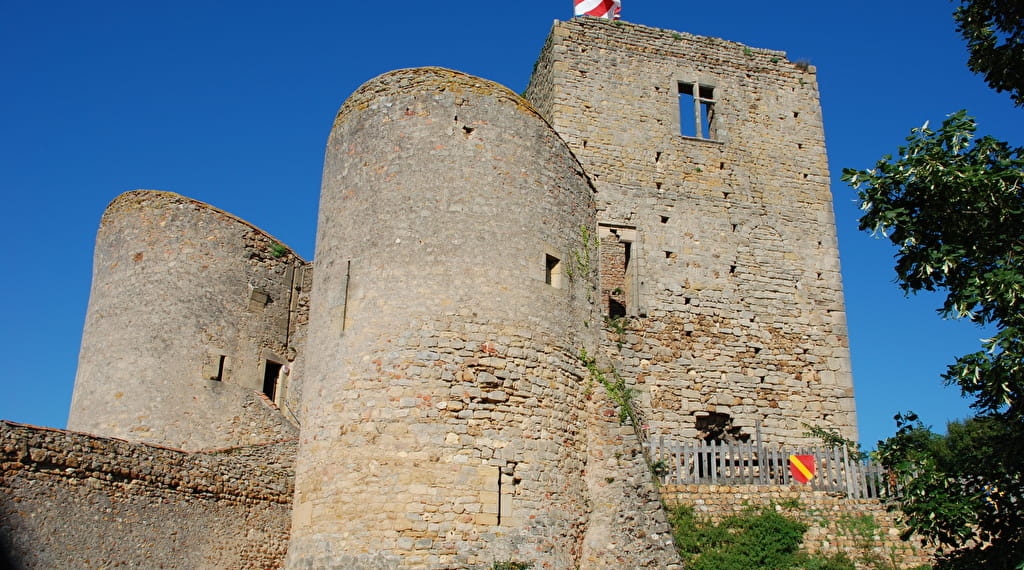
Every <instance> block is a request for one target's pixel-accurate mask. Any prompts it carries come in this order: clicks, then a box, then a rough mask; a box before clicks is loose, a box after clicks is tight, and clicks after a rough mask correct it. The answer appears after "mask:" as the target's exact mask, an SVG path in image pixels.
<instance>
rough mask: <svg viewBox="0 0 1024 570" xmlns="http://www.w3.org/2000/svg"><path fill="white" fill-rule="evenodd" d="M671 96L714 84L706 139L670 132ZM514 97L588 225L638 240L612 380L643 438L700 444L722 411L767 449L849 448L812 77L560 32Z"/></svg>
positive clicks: (580, 29) (587, 24) (585, 31)
mask: <svg viewBox="0 0 1024 570" xmlns="http://www.w3.org/2000/svg"><path fill="white" fill-rule="evenodd" d="M680 83H690V84H693V83H699V84H700V85H705V86H713V88H714V93H713V95H714V100H715V102H714V117H715V118H714V124H715V128H714V133H713V135H711V136H708V134H707V133H705V138H704V139H698V138H694V137H685V136H682V135H681V134H680V133H681V131H680V125H681V124H683V123H687V122H691V123H692V122H694V119H693V116H692V108H687V109H682V110H681V109H680V94H679V92H680V87H679V85H680ZM525 96H526V98H527V99H528V100H530V101H531V103H532V104H533V105H534V106H535V107H536V108H537V109H540V110H541V112H542V113H544V115H545V117H546V118H547V119H548V121H549V122H550V123H551V124H552V126H553V127H554V128H555V130H556V131H558V133H559V134H560V135H561V136H562V138H563V139H564V140H565V141H566V142H567V143H568V145H569V147H570V148H571V149H572V150H573V152H574V153H575V155H576V156H577V157H578V158H579V159H580V162H581V163H582V164H583V165H584V167H585V168H586V170H587V173H588V175H589V176H590V177H591V179H592V180H593V181H594V184H595V187H596V188H597V190H598V193H597V200H598V221H599V222H600V223H602V224H607V225H608V227H610V228H629V229H631V230H635V233H636V236H635V237H634V238H632V243H631V249H632V251H631V252H630V253H631V258H630V260H629V263H630V266H631V267H630V270H629V271H631V272H635V274H636V275H637V278H638V287H637V288H636V290H632V291H630V290H629V289H628V288H624V289H625V290H624V292H625V293H626V294H627V295H628V296H630V297H632V298H631V299H628V300H626V302H627V303H626V304H627V305H628V306H627V315H628V316H630V319H629V321H628V322H627V323H620V324H623V325H626V328H627V329H628V332H627V334H625V335H624V336H623V338H622V339H620V341H621V342H620V344H621V346H617V349H618V353H619V355H618V361H619V362H618V367H619V371H620V373H622V374H623V376H625V377H626V378H627V379H628V380H629V381H630V382H633V383H634V386H635V387H636V388H637V389H638V390H639V391H640V392H641V398H642V399H643V402H644V406H645V408H647V410H648V413H647V415H648V417H649V423H650V426H649V427H650V429H651V431H652V433H666V434H672V436H673V437H677V438H684V439H686V438H695V437H697V436H698V434H697V429H696V426H695V422H696V419H697V417H698V416H700V415H703V414H709V413H716V414H726V415H728V416H729V417H730V418H731V419H732V420H733V421H734V423H735V425H736V426H738V427H739V428H741V431H742V433H743V435H744V436H747V437H753V436H754V427H755V425H757V423H758V422H759V423H760V425H761V430H762V437H763V439H764V441H765V442H770V443H786V444H798V443H801V442H804V441H805V439H806V438H805V437H804V435H803V432H804V431H806V429H805V428H804V427H803V425H802V424H803V423H808V424H814V425H819V426H822V427H830V428H836V429H838V430H839V431H840V432H841V433H842V434H843V435H845V436H847V437H850V438H854V439H855V438H856V419H855V413H854V401H853V387H852V380H851V373H850V363H849V352H848V347H847V336H846V324H845V309H844V304H843V295H842V285H841V282H840V273H839V260H838V249H837V242H836V237H835V227H834V220H833V214H832V206H831V193H830V191H829V173H828V163H827V158H826V154H825V142H824V133H823V130H822V121H821V110H820V107H819V103H818V90H817V83H816V79H815V70H814V68H813V67H812V66H809V65H807V64H804V63H793V62H790V61H789V60H788V59H787V58H786V56H785V53H783V52H778V51H771V50H764V49H757V48H749V47H746V46H743V45H741V44H737V43H734V42H728V41H725V40H721V39H717V38H707V37H698V36H693V35H690V34H685V33H677V32H673V31H670V30H660V29H656V28H648V27H645V26H639V25H635V24H629V23H625V22H608V21H604V20H598V19H594V18H574V19H573V20H571V21H568V22H556V23H555V25H554V27H553V28H552V31H551V35H550V37H549V39H548V42H547V44H546V45H545V47H544V49H543V52H542V53H541V56H540V59H539V61H538V63H537V66H536V69H535V72H534V75H533V78H532V80H531V83H530V85H529V87H528V88H527V91H526V94H525ZM612 241H614V240H612ZM611 245H613V246H615V247H619V245H618V244H614V243H612V244H611ZM602 261H603V262H604V261H606V260H604V259H602ZM607 265H609V266H614V265H615V264H613V263H608V264H607ZM602 277H603V278H604V277H605V276H602ZM619 278H620V277H619V276H617V275H608V276H607V279H606V280H607V281H613V282H615V283H617V282H618V281H616V280H617V279H619ZM605 285H606V284H605V283H604V282H602V290H607V289H611V288H612V287H611V286H608V287H606V286H605ZM602 292H603V293H604V292H605V291H602Z"/></svg>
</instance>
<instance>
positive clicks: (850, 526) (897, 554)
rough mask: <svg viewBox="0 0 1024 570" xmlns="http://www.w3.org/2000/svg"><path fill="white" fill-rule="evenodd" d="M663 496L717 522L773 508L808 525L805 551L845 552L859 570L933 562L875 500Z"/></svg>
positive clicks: (793, 493)
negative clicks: (907, 537) (901, 536)
mask: <svg viewBox="0 0 1024 570" xmlns="http://www.w3.org/2000/svg"><path fill="white" fill-rule="evenodd" d="M660 491H661V496H662V498H663V499H664V500H665V503H666V504H667V505H669V506H676V505H689V506H691V507H693V510H694V512H695V513H696V514H697V515H698V516H703V517H706V518H708V519H710V520H712V521H714V522H720V521H721V520H722V519H723V518H725V517H727V516H730V515H736V514H740V513H743V512H744V511H746V510H748V509H752V508H753V509H760V508H762V507H767V506H773V507H774V508H776V509H777V510H779V511H781V512H783V514H785V515H786V516H789V517H792V518H795V519H797V520H800V521H802V522H804V523H806V524H807V525H809V528H808V530H807V533H806V534H805V535H804V544H803V546H804V548H806V549H807V550H809V551H811V552H821V553H824V554H829V553H833V552H845V553H846V554H847V556H849V557H850V559H851V560H853V561H854V562H855V563H857V565H858V568H875V567H878V566H876V565H873V564H871V561H872V560H877V561H879V562H881V563H882V564H883V565H884V564H887V563H895V564H896V565H897V567H898V568H914V567H917V566H920V565H922V564H930V563H931V556H932V552H930V551H929V550H928V549H926V548H923V547H921V546H920V542H919V541H918V540H917V539H916V538H912V539H911V540H909V541H902V540H900V538H899V537H900V533H901V532H902V529H901V528H900V527H899V525H898V524H897V522H896V517H895V515H894V514H893V513H890V512H888V511H886V509H885V507H884V506H883V505H882V504H881V503H880V502H879V501H878V500H877V499H849V498H846V497H844V496H841V495H837V494H834V493H827V492H825V491H808V490H806V489H802V488H801V487H800V486H792V487H779V486H760V485H733V486H728V485H664V486H662V487H661V489H660ZM886 567H888V566H886Z"/></svg>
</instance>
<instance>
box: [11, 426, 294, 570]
mask: <svg viewBox="0 0 1024 570" xmlns="http://www.w3.org/2000/svg"><path fill="white" fill-rule="evenodd" d="M295 449H296V444H295V442H294V441H291V442H279V443H271V444H266V445H261V446H254V447H247V448H234V449H225V450H220V451H216V452H210V453H185V452H182V451H177V450H172V449H165V448H159V447H154V446H150V445H145V444H138V443H128V442H125V441H121V440H117V439H107V438H98V437H93V436H89V435H86V434H81V433H74V432H68V431H63V430H54V429H46V428H36V427H32V426H24V425H19V424H13V423H10V422H0V452H2V455H0V567H4V568H12V569H22V568H25V569H30V568H108V567H114V566H131V567H140V568H210V569H212V568H278V567H280V566H281V565H282V563H283V561H284V554H285V550H286V548H287V545H288V536H289V534H288V526H289V514H290V510H291V497H292V490H293V485H292V482H293V475H294V471H293V463H294V455H295Z"/></svg>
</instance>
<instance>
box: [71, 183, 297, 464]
mask: <svg viewBox="0 0 1024 570" xmlns="http://www.w3.org/2000/svg"><path fill="white" fill-rule="evenodd" d="M307 269H308V264H307V263H306V262H305V261H303V260H302V259H300V258H299V257H298V256H296V255H295V254H293V253H292V252H291V251H289V250H288V249H287V248H286V247H284V246H282V245H280V244H279V243H277V242H276V241H275V240H274V239H273V238H271V237H270V236H268V235H267V234H265V233H264V232H262V231H260V230H258V229H256V228H254V227H253V226H252V225H250V224H248V223H246V222H244V221H242V220H240V219H238V218H236V217H234V216H232V215H230V214H227V213H225V212H222V211H220V210H217V209H216V208H213V207H211V206H208V205H206V204H203V203H202V202H198V201H196V200H192V199H189V198H185V197H183V196H179V195H177V194H172V193H170V192H155V191H143V190H139V191H134V192H127V193H125V194H122V195H121V196H119V197H118V198H117V199H115V200H114V201H113V202H112V203H111V204H110V205H109V206H108V207H107V210H106V212H105V213H104V215H103V220H102V221H101V223H100V229H99V233H98V236H97V238H96V252H95V257H94V260H93V282H92V291H91V293H90V295H89V308H88V311H87V313H86V322H85V330H84V331H83V333H82V348H81V352H80V355H79V363H78V373H77V376H76V378H75V391H74V396H73V399H72V403H71V413H70V416H69V418H68V429H72V430H77V431H84V432H90V433H94V434H97V435H104V436H110V437H120V438H124V439H128V440H133V441H144V442H147V443H156V444H160V445H165V446H169V447H175V448H179V449H187V450H198V449H210V448H216V447H228V446H233V445H245V444H253V443H262V442H267V441H275V440H279V439H285V438H288V437H295V434H296V430H297V428H296V425H295V424H296V418H295V412H294V410H293V409H292V408H294V406H292V407H289V406H288V405H287V402H288V401H289V398H288V397H287V395H286V393H287V391H288V386H287V383H288V381H289V374H288V372H289V364H290V362H291V361H292V360H294V359H295V356H296V351H297V348H298V347H299V346H300V342H301V337H302V335H303V334H304V321H305V315H304V314H302V313H304V307H302V306H301V305H302V303H300V301H302V300H303V296H304V295H305V292H304V291H303V286H302V285H303V282H304V280H305V273H306V272H307ZM306 289H308V287H306ZM260 392H263V393H264V394H265V395H266V396H268V397H269V398H263V397H261V396H260ZM293 396H294V395H293ZM268 399H269V400H276V401H277V403H278V404H279V406H280V408H281V409H277V408H276V407H275V405H274V403H273V402H272V401H268ZM282 409H283V410H284V412H285V414H282V411H281V410H282Z"/></svg>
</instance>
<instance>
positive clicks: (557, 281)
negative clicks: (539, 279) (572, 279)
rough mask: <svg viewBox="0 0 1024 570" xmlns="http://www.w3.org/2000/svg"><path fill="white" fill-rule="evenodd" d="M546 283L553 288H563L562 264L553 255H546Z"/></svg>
mask: <svg viewBox="0 0 1024 570" xmlns="http://www.w3.org/2000/svg"><path fill="white" fill-rule="evenodd" d="M544 282H545V283H547V284H548V285H551V286H552V287H561V286H562V262H561V260H560V259H558V258H557V257H555V256H553V255H548V254H545V255H544Z"/></svg>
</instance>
